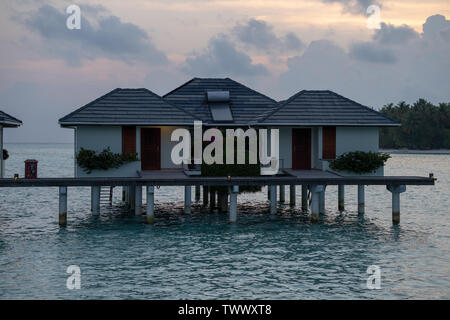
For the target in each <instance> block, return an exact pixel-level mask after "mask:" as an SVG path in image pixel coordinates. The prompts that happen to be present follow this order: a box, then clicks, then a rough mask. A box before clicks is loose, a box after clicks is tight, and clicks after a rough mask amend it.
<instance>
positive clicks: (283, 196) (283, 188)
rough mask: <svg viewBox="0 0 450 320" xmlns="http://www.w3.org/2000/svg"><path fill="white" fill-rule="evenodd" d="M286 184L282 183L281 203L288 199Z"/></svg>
mask: <svg viewBox="0 0 450 320" xmlns="http://www.w3.org/2000/svg"><path fill="white" fill-rule="evenodd" d="M285 196H286V186H285V185H284V184H282V185H280V203H284V202H285V201H286V199H285Z"/></svg>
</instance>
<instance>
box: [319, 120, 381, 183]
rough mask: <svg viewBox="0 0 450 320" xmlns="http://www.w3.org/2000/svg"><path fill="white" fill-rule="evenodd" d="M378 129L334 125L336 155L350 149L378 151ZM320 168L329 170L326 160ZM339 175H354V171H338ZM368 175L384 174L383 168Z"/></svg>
mask: <svg viewBox="0 0 450 320" xmlns="http://www.w3.org/2000/svg"><path fill="white" fill-rule="evenodd" d="M378 150H379V130H378V128H377V127H336V157H339V156H340V155H342V154H343V153H346V152H351V151H365V152H369V151H372V152H378ZM322 170H329V171H332V170H331V169H329V167H328V161H322ZM338 174H341V175H355V174H354V173H346V172H338ZM366 175H370V176H382V175H384V168H383V167H381V168H379V169H378V170H377V171H376V172H375V173H370V174H366Z"/></svg>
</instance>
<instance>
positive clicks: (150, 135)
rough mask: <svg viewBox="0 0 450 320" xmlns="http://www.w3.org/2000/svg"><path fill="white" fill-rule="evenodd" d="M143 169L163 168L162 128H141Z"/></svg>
mask: <svg viewBox="0 0 450 320" xmlns="http://www.w3.org/2000/svg"><path fill="white" fill-rule="evenodd" d="M141 162H142V170H160V169H161V129H160V128H141Z"/></svg>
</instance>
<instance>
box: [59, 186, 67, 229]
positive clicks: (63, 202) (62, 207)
mask: <svg viewBox="0 0 450 320" xmlns="http://www.w3.org/2000/svg"><path fill="white" fill-rule="evenodd" d="M58 220H59V225H60V226H61V227H64V226H66V225H67V187H59V219H58Z"/></svg>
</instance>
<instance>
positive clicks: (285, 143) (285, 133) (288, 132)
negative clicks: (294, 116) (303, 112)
mask: <svg viewBox="0 0 450 320" xmlns="http://www.w3.org/2000/svg"><path fill="white" fill-rule="evenodd" d="M279 130H280V161H281V160H282V162H281V163H280V168H292V128H280V129H279Z"/></svg>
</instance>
